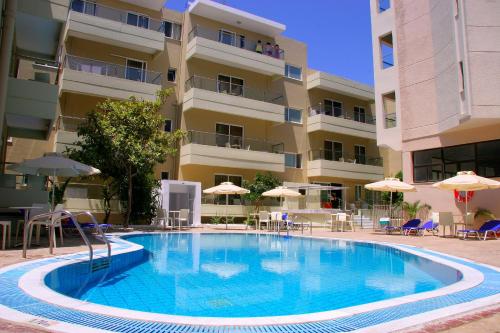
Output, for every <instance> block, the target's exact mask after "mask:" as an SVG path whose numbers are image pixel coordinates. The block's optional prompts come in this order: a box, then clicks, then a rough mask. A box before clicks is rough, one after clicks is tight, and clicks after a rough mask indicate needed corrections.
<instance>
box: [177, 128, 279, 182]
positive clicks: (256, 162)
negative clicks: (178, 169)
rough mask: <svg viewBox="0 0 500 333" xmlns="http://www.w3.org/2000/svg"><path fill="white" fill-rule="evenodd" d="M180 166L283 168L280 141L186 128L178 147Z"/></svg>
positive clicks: (254, 168)
mask: <svg viewBox="0 0 500 333" xmlns="http://www.w3.org/2000/svg"><path fill="white" fill-rule="evenodd" d="M180 165H181V166H184V165H205V166H218V167H226V168H238V169H252V170H264V171H274V172H284V171H285V155H284V154H283V144H282V143H271V142H267V141H262V140H256V139H249V138H243V137H240V136H230V135H225V134H218V133H207V132H198V131H189V132H188V135H187V137H186V139H185V141H184V143H183V146H182V147H181V151H180Z"/></svg>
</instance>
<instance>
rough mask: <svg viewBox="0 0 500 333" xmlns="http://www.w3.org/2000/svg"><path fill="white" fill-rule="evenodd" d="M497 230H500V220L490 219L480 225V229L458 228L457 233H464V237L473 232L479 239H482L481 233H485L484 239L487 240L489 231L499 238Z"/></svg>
mask: <svg viewBox="0 0 500 333" xmlns="http://www.w3.org/2000/svg"><path fill="white" fill-rule="evenodd" d="M497 232H500V220H490V221H488V222H485V223H483V225H482V226H481V227H479V229H462V230H457V234H464V239H466V238H467V237H468V236H469V235H470V234H471V235H476V236H477V239H479V240H480V239H481V237H480V235H481V234H484V240H486V239H487V238H488V233H491V234H493V236H494V237H495V239H498V237H497Z"/></svg>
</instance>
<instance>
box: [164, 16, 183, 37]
mask: <svg viewBox="0 0 500 333" xmlns="http://www.w3.org/2000/svg"><path fill="white" fill-rule="evenodd" d="M161 21H162V22H163V35H164V36H165V38H168V39H172V40H177V41H180V40H181V38H182V24H180V23H177V22H174V21H170V20H165V19H162V20H161ZM165 22H168V23H170V26H171V28H170V36H167V35H166V31H167V29H166V28H165ZM176 25H178V26H179V27H180V33H179V39H177V38H174V26H176Z"/></svg>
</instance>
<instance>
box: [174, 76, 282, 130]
mask: <svg viewBox="0 0 500 333" xmlns="http://www.w3.org/2000/svg"><path fill="white" fill-rule="evenodd" d="M185 91H186V92H185V94H184V101H183V105H182V110H183V111H184V112H188V111H192V110H195V109H201V110H207V111H213V112H220V113H225V114H230V115H235V116H243V117H248V118H254V119H260V120H267V121H272V122H277V123H280V122H283V121H284V118H285V107H284V106H283V102H282V101H283V96H282V95H280V94H273V93H269V92H267V91H264V90H258V89H254V88H251V87H247V86H241V85H237V84H232V83H229V82H223V81H219V80H214V79H209V78H204V77H199V76H193V77H191V78H190V79H189V80H187V81H186V84H185Z"/></svg>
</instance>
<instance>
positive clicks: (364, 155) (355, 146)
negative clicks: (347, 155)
mask: <svg viewBox="0 0 500 333" xmlns="http://www.w3.org/2000/svg"><path fill="white" fill-rule="evenodd" d="M358 148H363V150H364V152H365V153H364V154H363V158H364V161H363V163H360V162H358V156H361V154H356V149H358ZM354 158H355V159H356V163H359V164H366V146H365V145H354Z"/></svg>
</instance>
